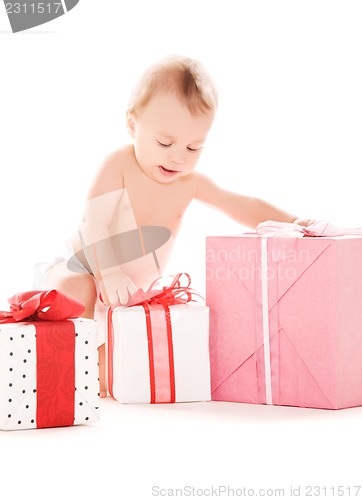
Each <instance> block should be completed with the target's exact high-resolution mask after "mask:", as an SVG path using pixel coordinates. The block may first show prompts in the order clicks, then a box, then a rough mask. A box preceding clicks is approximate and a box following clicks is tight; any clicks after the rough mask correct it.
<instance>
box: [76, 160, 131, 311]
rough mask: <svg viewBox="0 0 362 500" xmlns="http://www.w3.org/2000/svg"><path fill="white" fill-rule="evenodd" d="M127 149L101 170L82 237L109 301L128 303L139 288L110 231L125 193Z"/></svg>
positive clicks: (96, 277)
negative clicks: (123, 266)
mask: <svg viewBox="0 0 362 500" xmlns="http://www.w3.org/2000/svg"><path fill="white" fill-rule="evenodd" d="M124 154H125V153H124V152H123V151H118V152H116V153H114V154H113V155H111V156H110V157H108V158H107V160H106V161H105V162H104V163H103V165H101V167H100V169H99V171H98V172H97V174H96V176H95V179H94V181H93V183H92V186H91V188H90V191H89V194H88V197H87V201H86V206H85V210H84V214H83V218H82V221H81V224H80V234H79V235H80V238H81V240H82V243H83V249H84V252H85V255H86V258H87V260H88V263H89V265H90V268H91V270H92V272H93V274H94V277H95V279H96V281H97V283H98V285H99V288H100V291H101V294H102V299H103V301H104V302H105V303H106V304H108V305H109V304H112V305H116V304H119V303H121V304H125V303H127V301H128V298H129V294H130V295H132V294H133V293H135V292H136V291H137V290H136V287H135V285H134V284H133V283H132V281H131V280H130V279H129V278H128V276H126V275H125V274H124V273H123V272H122V270H121V268H120V266H119V265H118V262H117V256H116V255H115V253H114V250H113V246H112V241H111V238H110V234H109V226H110V224H111V221H112V218H113V215H114V212H115V210H116V208H117V206H118V204H119V202H120V199H121V197H122V193H123V175H122V162H123V161H124V158H123V156H124Z"/></svg>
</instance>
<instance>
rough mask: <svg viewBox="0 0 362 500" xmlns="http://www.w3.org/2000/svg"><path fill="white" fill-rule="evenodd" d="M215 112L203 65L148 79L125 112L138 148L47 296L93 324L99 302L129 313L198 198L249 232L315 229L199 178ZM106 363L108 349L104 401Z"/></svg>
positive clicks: (99, 195) (91, 215)
mask: <svg viewBox="0 0 362 500" xmlns="http://www.w3.org/2000/svg"><path fill="white" fill-rule="evenodd" d="M216 109H217V91H216V89H215V86H214V84H213V82H212V80H211V78H210V77H209V75H208V74H207V73H206V71H205V70H204V68H203V67H202V65H201V64H200V63H199V62H198V61H195V60H193V59H189V58H186V57H180V56H174V57H168V58H166V59H164V60H162V61H160V62H158V63H157V64H155V65H153V66H152V67H151V68H149V69H148V70H147V71H146V72H145V74H144V75H143V77H142V78H141V80H140V82H139V83H138V85H137V87H136V88H135V91H134V93H133V96H132V98H131V101H130V104H129V108H128V110H127V128H128V132H129V134H130V136H131V137H132V139H133V141H132V144H126V145H124V146H123V147H121V148H120V149H119V150H117V151H115V152H114V153H112V154H111V155H110V156H109V157H108V158H107V159H106V160H105V162H104V163H103V165H101V167H100V169H99V171H98V173H97V174H96V177H95V179H94V180H93V184H92V186H91V188H90V191H89V195H88V198H87V202H86V205H85V210H84V215H83V218H82V220H81V222H80V225H79V230H78V232H77V233H76V234H75V235H73V237H72V238H71V247H72V248H71V250H72V251H71V254H70V255H69V256H68V257H69V258H68V259H65V260H64V261H63V262H59V263H57V264H56V265H54V266H53V267H52V269H51V270H50V271H49V273H48V276H47V281H46V287H47V288H57V289H59V290H62V291H63V292H65V293H68V294H70V295H72V296H74V297H75V298H77V299H79V300H80V301H81V302H83V303H84V305H85V308H86V311H85V313H84V316H85V317H88V318H92V317H93V315H94V308H95V304H96V301H97V297H98V295H99V293H100V294H101V297H102V300H103V302H104V303H105V304H107V305H115V304H123V305H124V304H126V303H127V301H128V299H129V296H131V295H133V294H134V293H135V292H136V291H137V289H139V288H143V289H146V288H147V287H148V286H149V285H150V283H151V282H152V281H153V280H154V279H156V278H157V277H159V276H160V275H162V273H163V271H164V269H165V266H166V263H167V259H168V256H169V255H170V252H171V249H172V244H173V240H174V238H175V236H176V234H177V232H178V230H179V228H180V224H181V221H182V217H183V214H184V212H185V210H186V208H187V207H188V205H189V204H190V202H191V201H192V200H193V199H197V200H199V201H201V202H203V203H206V204H208V205H211V206H213V207H216V208H217V209H220V210H222V211H223V212H224V213H225V214H226V215H228V216H229V217H231V218H233V219H234V220H235V221H237V222H239V223H240V224H242V225H244V226H249V227H252V228H255V227H256V226H257V224H258V223H259V222H262V221H265V220H268V219H272V220H276V221H282V222H293V221H294V222H297V223H299V224H302V225H307V224H308V221H306V220H301V219H297V218H296V216H295V215H291V214H289V213H287V212H284V211H282V210H280V209H279V208H276V207H274V206H272V205H270V204H268V203H266V202H265V201H262V200H260V199H258V198H253V197H249V196H244V195H241V194H236V193H232V192H229V191H226V190H224V189H221V188H220V187H218V186H217V185H216V184H215V183H214V182H213V181H212V180H210V179H209V178H208V177H207V176H205V175H202V174H200V173H197V172H195V167H196V164H197V161H198V159H199V157H200V154H201V152H202V149H203V146H204V144H205V141H206V139H207V135H208V132H209V130H210V128H211V126H212V123H213V120H214V116H215V113H216ZM104 356H105V355H104V344H103V345H101V346H100V347H99V369H100V395H101V396H102V397H105V396H106V387H105V373H104Z"/></svg>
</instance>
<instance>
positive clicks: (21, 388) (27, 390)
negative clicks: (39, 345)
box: [0, 318, 99, 430]
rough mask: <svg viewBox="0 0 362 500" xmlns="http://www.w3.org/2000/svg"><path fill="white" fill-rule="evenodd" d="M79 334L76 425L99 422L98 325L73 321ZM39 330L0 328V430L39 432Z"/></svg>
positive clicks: (25, 326)
mask: <svg viewBox="0 0 362 500" xmlns="http://www.w3.org/2000/svg"><path fill="white" fill-rule="evenodd" d="M73 322H74V324H75V331H76V334H77V335H76V339H75V343H76V348H75V359H76V367H75V386H76V388H77V390H76V391H75V393H74V397H75V407H74V424H75V425H78V424H85V423H90V422H94V421H96V420H98V419H99V394H98V393H99V382H98V351H97V345H96V342H97V340H96V323H95V321H93V320H88V319H83V318H82V319H77V320H73ZM36 398H37V394H36V330H35V326H34V325H30V324H26V323H21V324H13V323H10V324H4V325H1V327H0V429H3V430H15V429H32V428H36Z"/></svg>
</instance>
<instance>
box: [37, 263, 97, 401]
mask: <svg viewBox="0 0 362 500" xmlns="http://www.w3.org/2000/svg"><path fill="white" fill-rule="evenodd" d="M45 287H46V288H47V289H52V288H55V289H57V290H60V291H61V292H64V293H67V294H68V295H70V296H71V297H74V298H75V299H78V300H79V301H80V302H82V303H83V304H84V306H85V311H84V313H83V314H82V316H83V317H84V318H90V319H93V318H94V306H95V303H96V299H97V289H96V286H95V282H94V278H93V277H92V276H91V275H90V274H87V273H76V272H73V271H70V270H69V269H68V268H67V265H66V262H59V263H58V264H56V265H55V266H54V267H53V268H52V269H51V270H50V271H49V273H48V276H47V279H46V283H45ZM98 358H99V386H100V396H101V397H103V398H104V397H106V396H107V391H106V387H105V383H106V382H105V348H104V344H103V345H101V346H100V347H99V349H98Z"/></svg>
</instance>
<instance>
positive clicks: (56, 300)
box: [0, 290, 85, 323]
mask: <svg viewBox="0 0 362 500" xmlns="http://www.w3.org/2000/svg"><path fill="white" fill-rule="evenodd" d="M8 302H9V304H10V311H0V323H13V322H14V321H64V320H66V319H72V318H78V317H79V316H81V315H82V314H83V312H84V310H85V307H84V305H83V304H82V303H81V302H79V301H78V300H76V299H74V298H73V297H71V296H70V295H67V294H65V293H63V292H60V291H59V290H42V291H40V290H31V291H29V292H20V293H17V294H15V295H13V296H12V297H10V298H9V299H8Z"/></svg>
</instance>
